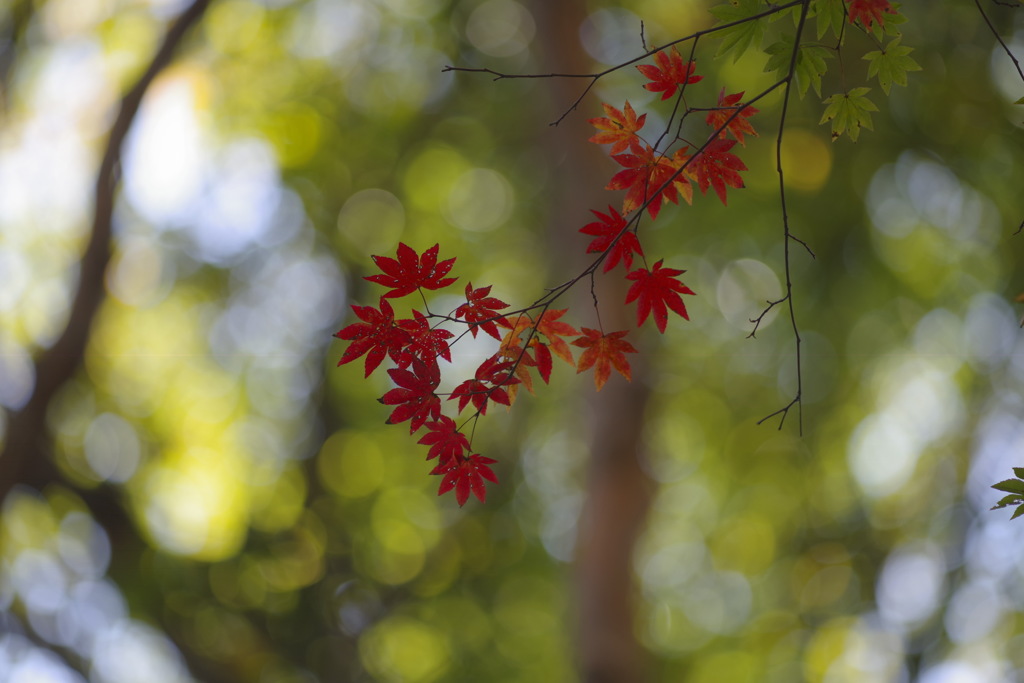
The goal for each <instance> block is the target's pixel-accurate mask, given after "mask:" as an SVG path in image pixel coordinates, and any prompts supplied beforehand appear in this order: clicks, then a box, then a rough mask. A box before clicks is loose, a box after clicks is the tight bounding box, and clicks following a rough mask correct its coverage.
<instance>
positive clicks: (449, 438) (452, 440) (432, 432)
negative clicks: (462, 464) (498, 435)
mask: <svg viewBox="0 0 1024 683" xmlns="http://www.w3.org/2000/svg"><path fill="white" fill-rule="evenodd" d="M424 426H425V427H426V428H427V430H428V432H427V433H426V434H424V435H423V437H422V438H421V439H420V440H419V441H417V442H416V443H420V444H423V445H424V446H430V451H429V452H428V453H427V460H433V459H434V458H440V460H439V462H441V463H446V462H448V461H449V460H452V459H454V458H458V457H460V456H461V455H462V454H463V453H464V452H467V451H469V440H468V439H467V438H466V435H465V434H463V433H462V432H460V431H459V428H458V426H457V425H456V424H455V420H453V419H451V418H450V417H448V416H447V415H442V416H441V417H440V418H439V419H438V420H436V421H434V422H427V423H425V424H424Z"/></svg>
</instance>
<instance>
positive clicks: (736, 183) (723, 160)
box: [691, 139, 747, 205]
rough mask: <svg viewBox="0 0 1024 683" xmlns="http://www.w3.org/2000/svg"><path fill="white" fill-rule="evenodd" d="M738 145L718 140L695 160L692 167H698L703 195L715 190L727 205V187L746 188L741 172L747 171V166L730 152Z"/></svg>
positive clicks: (729, 141)
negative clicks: (709, 188) (710, 188)
mask: <svg viewBox="0 0 1024 683" xmlns="http://www.w3.org/2000/svg"><path fill="white" fill-rule="evenodd" d="M735 144H736V141H735V140H722V139H718V140H715V141H713V142H711V143H709V144H708V146H707V147H705V148H704V151H703V152H701V153H700V154H698V155H697V158H696V159H694V160H693V162H692V164H691V165H692V166H696V173H697V186H698V187H699V188H700V191H701V194H707V191H708V187H709V186H710V187H713V188H715V194H717V195H718V198H719V199H720V200H722V204H723V205H725V204H727V202H726V200H725V187H726V185H728V186H729V187H735V188H742V187H744V184H743V178H742V177H740V174H739V172H740V171H746V170H747V166H746V164H744V163H743V161H741V160H740V158H739V157H738V156H736V155H735V154H731V153H730V152H729V150H730V149H732V148H733V145H735Z"/></svg>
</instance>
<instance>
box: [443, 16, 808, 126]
mask: <svg viewBox="0 0 1024 683" xmlns="http://www.w3.org/2000/svg"><path fill="white" fill-rule="evenodd" d="M800 4H804V5H806V0H790V2H787V3H784V4H782V5H772V6H770V7H769V8H768V9H766V10H765V11H763V12H759V13H758V14H753V15H751V16H749V17H744V18H743V19H737V20H736V21H731V22H729V23H727V24H720V25H719V26H713V27H712V28H706V29H702V30H700V31H697V32H695V33H691V34H690V35H688V36H684V37H682V38H677V39H676V40H673V41H671V42H668V43H665V44H664V45H662V46H661V47H656V48H653V49H650V50H647V51H646V52H644V53H643V54H642V55H639V56H637V57H634V58H633V59H629V60H626V61H625V62H622V63H620V64H616V65H615V66H612V67H609V68H607V69H605V70H604V71H597V72H594V73H587V74H583V73H549V74H509V73H502V72H500V71H495V70H493V69H486V68H484V69H481V68H471V67H463V66H451V65H446V66H445V67H444V68H443V69H441V71H442V72H447V71H464V72H466V73H485V74H490V75H492V76H494V80H496V81H500V80H504V79H512V78H589V79H590V83H588V84H587V87H586V88H585V89H584V90H583V92H582V93H580V95H579V97H577V98H576V99H575V100H574V101H573V103H572V104H570V105H569V108H568V109H566V110H565V112H563V113H562V115H561V116H559V117H558V118H557V119H556V120H554V121H552V122H551V125H552V126H557V125H558V124H559V123H561V122H562V121H563V120H565V117H566V116H568V115H569V114H570V113H572V112H573V111H575V110H576V108H577V107H578V106H579V104H580V102H582V101H583V98H584V97H586V96H587V93H589V92H590V90H591V89H592V88H593V87H594V84H595V83H597V81H598V80H600V79H601V78H603V77H605V76H607V75H608V74H611V73H614V72H616V71H618V70H619V69H624V68H626V67H627V66H630V65H631V64H636V63H637V62H642V61H643V60H645V59H647V58H648V57H650V56H652V55H654V54H656V53H658V52H660V51H662V50H664V49H665V48H667V47H672V46H673V45H678V44H680V43H685V42H687V41H689V40H694V41H696V40H699V39H700V37H701V36H706V35H710V34H713V33H717V32H718V31H724V30H726V29H729V28H732V27H733V26H739V25H741V24H745V23H747V22H748V21H757V20H758V19H764V18H765V17H770V16H771V15H773V14H778V13H779V12H782V11H783V10H787V9H789V8H790V7H796V6H797V5H800Z"/></svg>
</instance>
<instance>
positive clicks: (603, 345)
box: [573, 327, 637, 391]
mask: <svg viewBox="0 0 1024 683" xmlns="http://www.w3.org/2000/svg"><path fill="white" fill-rule="evenodd" d="M580 329H581V330H582V332H583V336H582V337H580V338H579V339H577V340H575V341H574V342H573V346H579V347H581V348H583V349H586V350H585V351H584V352H583V353H582V354H580V360H579V366H578V367H577V368H576V372H577V373H580V372H584V371H586V370H589V369H590V368H595V369H594V386H596V387H597V391H601V387H603V386H604V383H605V382H607V381H608V377H610V376H611V373H612V368H615V370H617V371H618V372H619V374H620V375H622V376H623V377H625V378H626V379H627V380H632V379H633V378H632V377H631V373H630V367H629V361H628V360H627V359H626V356H625V354H627V353H636V352H637V351H636V349H635V348H633V345H632V344H630V343H629V342H628V341H625V340H623V337H625V336H626V335H627V334H628V333H629V330H622V331H620V332H612V333H610V334H602V333H601V332H600V331H599V330H592V329H590V328H589V327H583V328H580Z"/></svg>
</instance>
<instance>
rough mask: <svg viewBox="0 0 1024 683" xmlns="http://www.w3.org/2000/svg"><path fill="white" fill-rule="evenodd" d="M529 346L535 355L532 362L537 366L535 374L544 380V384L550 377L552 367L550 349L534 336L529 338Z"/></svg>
mask: <svg viewBox="0 0 1024 683" xmlns="http://www.w3.org/2000/svg"><path fill="white" fill-rule="evenodd" d="M530 347H531V348H532V349H533V350H534V355H535V356H536V358H535V359H534V364H535V365H536V366H537V374H539V375H540V378H541V379H542V380H544V384H547V383H548V381H549V380H550V379H551V370H552V369H553V363H552V359H551V349H550V347H548V345H547V344H544V343H542V342H541V341H540V340H539V339H537V338H536V337H534V338H533V339H532V340H530Z"/></svg>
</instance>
